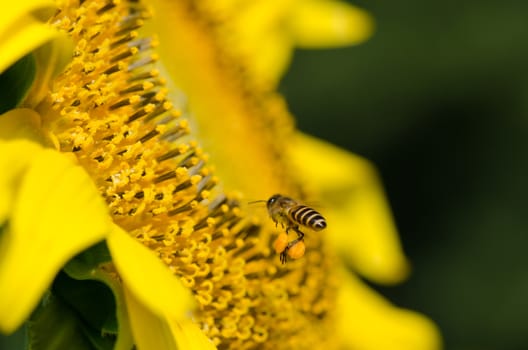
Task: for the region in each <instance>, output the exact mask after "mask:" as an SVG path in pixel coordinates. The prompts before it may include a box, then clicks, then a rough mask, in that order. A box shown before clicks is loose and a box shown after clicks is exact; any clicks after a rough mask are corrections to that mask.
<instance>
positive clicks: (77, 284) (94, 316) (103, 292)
mask: <svg viewBox="0 0 528 350" xmlns="http://www.w3.org/2000/svg"><path fill="white" fill-rule="evenodd" d="M52 288H53V289H52V290H53V293H54V294H56V295H57V297H59V298H60V299H61V300H62V301H64V302H65V303H66V304H67V305H69V306H70V307H71V308H72V309H73V310H75V311H76V313H77V314H78V315H79V317H80V318H81V319H82V320H83V322H84V323H85V324H86V325H87V326H89V327H90V328H91V329H92V330H96V331H97V332H98V334H99V337H101V336H103V335H108V336H110V335H115V334H117V329H118V327H117V319H116V303H115V299H114V295H113V294H112V291H111V290H110V288H108V287H107V286H106V285H105V284H104V283H101V282H99V281H94V280H75V279H73V278H71V277H69V276H68V275H66V274H65V273H63V272H61V273H60V274H59V275H58V276H57V278H56V279H55V282H54V283H53V287H52ZM89 334H91V332H90V333H89Z"/></svg>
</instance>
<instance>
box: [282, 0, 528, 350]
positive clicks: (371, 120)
mask: <svg viewBox="0 0 528 350" xmlns="http://www.w3.org/2000/svg"><path fill="white" fill-rule="evenodd" d="M355 4H357V5H359V6H361V7H363V8H365V9H367V10H368V11H369V12H370V13H371V14H372V15H373V16H374V17H375V18H376V22H377V30H376V33H375V35H374V36H373V37H372V38H371V40H369V41H368V42H366V43H365V44H362V45H360V46H356V47H353V48H347V49H339V50H324V51H298V52H296V54H295V58H294V61H293V64H292V67H291V69H290V71H289V72H288V74H287V75H286V77H285V78H284V80H283V82H282V85H281V91H282V92H283V93H284V94H285V95H286V97H287V99H288V102H289V104H290V108H291V110H292V111H293V113H294V114H295V115H296V116H297V118H298V124H299V127H300V128H301V129H302V130H304V131H306V132H308V133H311V134H314V135H317V136H319V137H322V138H325V139H327V140H330V141H332V142H334V143H336V144H338V145H340V146H342V147H344V148H347V149H349V150H351V151H353V152H355V153H357V154H360V155H363V156H365V157H367V158H368V159H370V160H371V161H372V162H374V163H375V165H376V166H377V167H378V169H379V171H380V173H381V176H382V178H383V181H384V186H385V189H386V191H387V194H388V197H389V201H390V204H391V206H392V208H393V211H394V215H395V218H396V222H397V225H398V228H399V230H400V232H401V239H402V241H403V246H404V249H405V251H406V253H407V255H408V256H409V258H410V260H411V261H412V263H413V274H412V276H411V277H410V279H409V280H408V281H407V282H405V283H404V284H402V285H399V286H394V287H383V288H379V287H376V288H377V289H378V290H379V291H380V292H381V293H383V294H384V295H386V296H387V297H388V298H390V300H392V301H393V302H394V303H396V304H397V305H399V306H402V307H407V308H410V309H414V310H418V311H420V312H423V313H425V314H426V315H428V316H429V317H431V318H432V319H433V320H434V321H435V322H436V323H437V324H438V325H439V327H440V329H441V331H442V333H443V336H444V340H445V348H446V349H455V350H458V349H467V350H470V349H501V350H510V349H512V350H513V349H528V215H526V203H527V199H528V187H527V186H526V183H525V182H526V181H527V180H528V176H527V175H528V166H527V164H528V162H527V159H526V155H527V154H528V150H527V148H528V2H527V1H502V2H501V1H477V0H472V1H425V2H423V1H418V0H406V1H405V0H404V1H398V2H395V1H388V0H385V1H376V0H374V1H356V2H355Z"/></svg>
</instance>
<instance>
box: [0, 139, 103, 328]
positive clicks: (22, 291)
mask: <svg viewBox="0 0 528 350" xmlns="http://www.w3.org/2000/svg"><path fill="white" fill-rule="evenodd" d="M0 154H1V155H2V156H1V164H0V166H1V169H2V173H1V177H2V180H0V185H1V186H2V187H1V188H0V192H1V193H2V196H4V194H5V193H7V194H8V199H9V201H8V202H7V203H4V204H3V205H0V207H1V206H3V207H4V209H3V210H4V213H5V212H6V211H7V218H8V221H7V224H6V225H5V226H4V232H3V234H2V236H1V242H0V285H1V286H2V288H0V314H1V315H2V317H1V318H0V330H1V331H3V332H12V331H14V330H15V329H16V328H17V327H18V326H20V324H21V323H22V322H23V321H24V319H25V318H27V317H28V316H29V313H30V312H31V311H32V310H33V308H34V307H35V306H36V305H37V303H38V301H39V299H40V297H41V295H42V294H43V293H44V291H45V290H46V288H47V287H48V286H49V284H50V283H51V281H52V280H53V278H54V276H55V275H56V273H57V272H58V271H59V270H60V268H61V267H62V266H63V265H64V264H65V263H66V262H67V261H68V260H69V259H70V258H71V257H73V256H74V255H75V254H77V253H79V252H80V251H82V250H84V249H86V248H87V247H89V246H90V245H92V244H94V243H96V242H97V241H100V240H101V239H102V238H103V237H104V235H105V234H106V232H107V231H108V230H109V229H110V222H111V221H110V217H109V216H108V214H107V209H106V205H105V204H104V202H103V201H102V199H101V197H100V196H99V193H98V191H97V189H96V188H95V186H94V184H93V183H92V181H91V179H90V178H89V177H88V175H87V174H86V173H85V171H84V170H83V169H82V168H81V167H80V166H77V165H75V164H74V163H73V162H72V161H71V160H70V158H67V157H65V156H63V155H61V154H59V153H58V152H55V151H52V150H50V149H44V148H41V147H39V146H37V145H36V144H32V143H30V142H29V141H12V142H5V141H0ZM6 204H7V210H6ZM3 217H4V218H5V217H6V215H5V214H4V216H3Z"/></svg>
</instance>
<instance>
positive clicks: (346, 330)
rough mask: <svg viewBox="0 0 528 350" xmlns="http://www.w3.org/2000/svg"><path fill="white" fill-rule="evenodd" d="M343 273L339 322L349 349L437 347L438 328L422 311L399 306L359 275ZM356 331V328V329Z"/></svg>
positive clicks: (439, 343) (424, 349)
mask: <svg viewBox="0 0 528 350" xmlns="http://www.w3.org/2000/svg"><path fill="white" fill-rule="evenodd" d="M345 274H346V272H343V277H342V281H343V285H342V286H341V288H340V291H339V296H338V300H337V303H338V310H340V312H341V314H340V318H339V321H338V324H337V327H338V331H339V333H340V334H341V336H342V338H343V340H344V342H345V345H346V347H347V348H351V349H352V348H354V349H361V350H379V349H391V350H399V349H401V350H437V349H441V348H442V339H441V336H440V333H439V331H438V329H437V327H436V326H435V325H434V324H433V323H432V322H431V321H430V320H429V319H427V318H426V317H424V316H422V315H420V314H419V313H416V312H413V311H410V310H404V309H399V308H396V307H394V306H393V305H391V304H390V303H389V302H387V301H386V300H384V299H383V298H382V297H381V296H379V295H377V294H375V293H374V292H373V291H372V290H371V289H370V288H368V287H367V286H365V285H364V284H363V283H362V282H361V281H359V280H358V279H357V278H355V277H353V276H352V275H350V274H346V275H345ZM352 330H353V331H352Z"/></svg>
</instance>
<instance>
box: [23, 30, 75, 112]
mask: <svg viewBox="0 0 528 350" xmlns="http://www.w3.org/2000/svg"><path fill="white" fill-rule="evenodd" d="M72 52H73V43H72V41H71V39H70V38H69V37H67V36H66V35H63V33H61V35H58V36H55V37H54V38H53V39H52V40H50V41H48V42H47V43H46V44H44V45H42V46H41V47H39V48H38V49H36V50H35V51H34V52H33V56H34V57H35V64H36V76H35V81H34V83H33V86H32V87H31V89H30V90H29V91H28V96H26V98H25V100H24V101H23V105H24V106H25V107H31V108H35V107H36V106H37V105H38V104H39V103H40V102H41V101H42V100H43V99H44V97H45V96H46V94H48V93H49V91H50V89H51V82H52V79H53V78H55V77H56V76H57V75H58V74H59V73H61V72H62V71H63V69H64V67H65V66H66V64H68V63H69V62H70V61H71V59H72Z"/></svg>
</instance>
